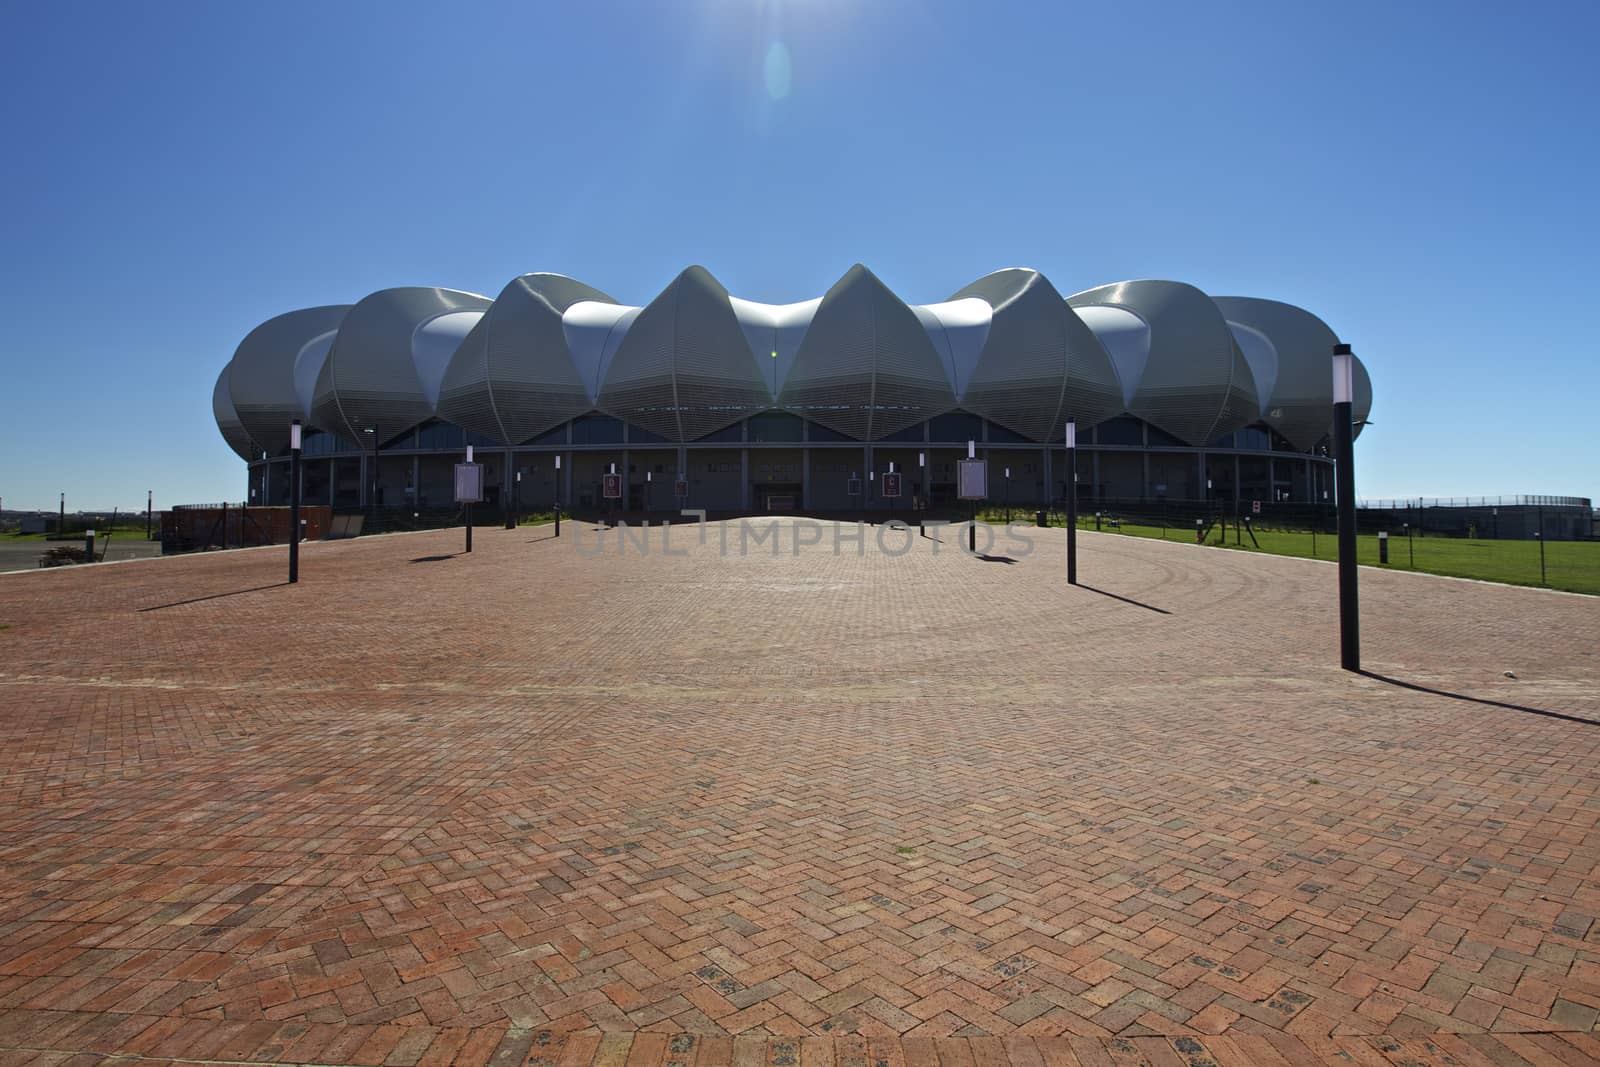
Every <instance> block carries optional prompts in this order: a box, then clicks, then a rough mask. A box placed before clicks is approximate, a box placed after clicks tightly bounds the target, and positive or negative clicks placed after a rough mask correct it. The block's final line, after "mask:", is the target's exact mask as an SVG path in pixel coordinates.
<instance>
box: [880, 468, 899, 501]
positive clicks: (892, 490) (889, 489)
mask: <svg viewBox="0 0 1600 1067" xmlns="http://www.w3.org/2000/svg"><path fill="white" fill-rule="evenodd" d="M883 495H884V496H885V497H888V498H890V499H893V498H894V497H897V496H899V495H900V475H899V474H898V473H895V474H885V475H884V476H883Z"/></svg>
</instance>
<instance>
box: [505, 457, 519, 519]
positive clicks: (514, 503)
mask: <svg viewBox="0 0 1600 1067" xmlns="http://www.w3.org/2000/svg"><path fill="white" fill-rule="evenodd" d="M513 482H514V487H513V489H512V497H511V500H510V502H509V503H508V504H506V529H508V530H515V529H516V528H517V512H518V511H521V510H522V472H521V471H517V472H516V476H515V478H513Z"/></svg>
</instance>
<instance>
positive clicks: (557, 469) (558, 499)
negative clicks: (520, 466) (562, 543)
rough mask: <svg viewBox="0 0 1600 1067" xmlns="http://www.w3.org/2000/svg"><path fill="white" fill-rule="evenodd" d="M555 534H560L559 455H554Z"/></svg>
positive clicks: (558, 535)
mask: <svg viewBox="0 0 1600 1067" xmlns="http://www.w3.org/2000/svg"><path fill="white" fill-rule="evenodd" d="M556 536H557V537H560V536H561V456H560V455H559V454H558V455H557V456H556Z"/></svg>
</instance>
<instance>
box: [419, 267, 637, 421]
mask: <svg viewBox="0 0 1600 1067" xmlns="http://www.w3.org/2000/svg"><path fill="white" fill-rule="evenodd" d="M582 301H592V302H594V303H596V304H611V305H615V304H616V301H615V300H613V299H611V297H609V296H607V295H606V294H605V293H602V292H601V291H600V290H598V289H595V288H592V287H591V286H588V285H585V284H583V283H582V282H580V281H575V280H573V279H571V278H566V277H563V276H561V275H559V274H524V275H523V276H522V277H520V278H515V279H513V280H512V282H511V284H509V285H507V286H506V287H505V288H504V289H503V290H501V292H500V295H499V297H497V298H496V299H495V302H494V305H493V306H492V307H490V308H489V310H488V311H487V312H485V313H484V315H483V317H482V318H481V319H479V320H478V322H477V324H476V325H475V326H473V327H472V330H471V332H469V333H468V334H467V336H466V337H465V338H464V339H463V340H462V342H461V344H460V345H459V346H458V347H457V348H456V350H455V354H454V355H453V356H452V357H451V359H450V365H449V367H448V368H447V369H446V370H445V374H444V381H443V383H442V385H441V387H440V391H439V417H440V418H442V419H447V420H449V421H450V422H453V423H455V424H456V425H458V426H465V427H467V428H468V429H470V430H476V431H477V432H479V433H482V434H487V435H488V436H490V437H493V438H495V439H496V440H499V441H503V442H505V443H506V444H519V443H520V442H523V441H526V440H528V439H529V438H530V437H536V436H538V435H539V434H541V433H544V432H545V431H546V430H549V429H551V428H552V427H555V426H559V425H561V423H563V422H566V421H567V420H568V419H573V418H576V417H578V416H579V415H582V414H584V413H585V412H587V411H588V410H590V408H592V407H593V406H594V404H593V400H592V398H591V396H590V392H589V389H588V388H587V387H586V386H585V385H584V382H583V379H582V377H581V376H580V374H579V373H578V367H577V364H576V363H575V362H574V360H573V356H572V351H571V350H570V349H569V348H568V347H567V334H566V330H565V329H564V328H563V323H562V316H563V315H565V314H566V311H567V309H568V308H570V307H571V306H572V305H574V304H577V303H580V302H582Z"/></svg>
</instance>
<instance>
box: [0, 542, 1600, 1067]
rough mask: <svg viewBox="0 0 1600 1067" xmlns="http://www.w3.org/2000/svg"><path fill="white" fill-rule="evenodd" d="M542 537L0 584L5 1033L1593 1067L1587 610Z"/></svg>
mask: <svg viewBox="0 0 1600 1067" xmlns="http://www.w3.org/2000/svg"><path fill="white" fill-rule="evenodd" d="M568 529H569V530H575V529H577V528H575V527H573V526H570V525H569V526H568ZM583 529H584V531H585V533H586V534H587V543H588V544H590V545H591V546H592V544H593V536H594V535H593V533H592V530H590V529H589V528H587V527H585V528H583ZM547 536H548V531H539V532H537V533H531V534H530V533H529V532H528V531H526V530H522V531H515V532H507V531H499V530H483V531H479V533H478V536H477V538H476V541H477V545H476V547H477V551H475V552H474V553H473V554H472V555H471V556H452V555H450V554H451V553H453V552H454V550H455V549H456V548H457V547H458V546H459V542H460V538H461V535H460V532H459V531H452V532H445V533H438V534H424V535H410V536H397V537H390V538H372V539H367V540H365V541H359V542H346V543H340V544H327V545H315V546H309V547H308V549H307V551H306V553H305V555H304V562H303V567H302V573H303V576H304V580H303V582H302V584H300V585H299V586H296V587H289V586H284V585H279V584H276V583H278V582H279V581H280V579H281V574H282V570H283V553H282V551H281V550H266V551H254V552H235V553H226V554H220V553H219V554H212V555H209V556H205V557H198V558H189V559H180V560H162V561H152V562H147V563H132V564H126V565H119V566H114V567H102V568H98V569H94V570H89V569H81V570H73V571H64V572H52V573H48V574H24V575H13V576H5V577H0V625H4V627H5V628H4V629H0V707H3V708H4V713H3V715H0V741H3V743H4V747H3V749H0V751H3V753H4V755H3V756H0V1064H13V1063H16V1064H21V1063H40V1064H48V1063H73V1064H76V1063H97V1062H102V1060H107V1061H110V1062H117V1063H123V1064H128V1063H169V1062H189V1061H192V1062H251V1063H256V1062H303V1063H363V1064H375V1065H376V1064H397V1065H398V1064H448V1063H517V1064H521V1063H528V1064H536V1065H538V1067H588V1065H590V1064H597V1065H606V1067H1007V1065H1014V1067H1067V1065H1073V1064H1148V1065H1151V1067H1156V1065H1188V1067H1200V1065H1202V1064H1206V1063H1211V1064H1218V1065H1226V1064H1235V1063H1289V1064H1299V1063H1314V1062H1324V1061H1326V1062H1337V1063H1357V1064H1359V1063H1372V1064H1401V1063H1424V1064H1431V1063H1441V1064H1443V1063H1458V1064H1503V1063H1509V1064H1517V1063H1555V1064H1565V1063H1588V1062H1597V1061H1600V1039H1597V1038H1596V1036H1595V1033H1594V1031H1595V1025H1596V1019H1597V1016H1600V928H1597V924H1596V923H1595V922H1594V917H1595V916H1596V915H1600V910H1597V909H1600V882H1597V878H1600V849H1597V844H1600V835H1597V831H1596V820H1597V819H1600V796H1597V792H1600V788H1597V778H1596V774H1595V771H1594V767H1595V758H1596V755H1597V752H1596V749H1597V747H1600V729H1597V728H1596V727H1593V726H1588V725H1584V724H1581V723H1576V722H1571V721H1565V720H1562V719H1557V718H1550V717H1543V716H1538V715H1535V714H1531V713H1529V712H1528V711H1526V710H1518V709H1541V710H1546V711H1551V712H1556V713H1559V714H1563V715H1567V716H1575V717H1583V718H1593V719H1596V720H1600V641H1597V640H1596V638H1597V635H1600V601H1596V600H1594V599H1586V598H1581V597H1573V596H1563V595H1559V594H1552V593H1546V592H1542V591H1536V590H1526V589H1513V588H1506V587H1498V586H1492V585H1483V584H1476V583H1467V582H1455V581H1449V580H1443V579H1435V578H1428V577H1425V576H1415V575H1403V574H1390V573H1383V572H1380V571H1375V570H1366V571H1363V590H1362V592H1363V607H1364V623H1365V639H1366V661H1367V666H1368V667H1369V669H1371V670H1372V671H1373V672H1375V674H1378V675H1381V676H1383V677H1385V678H1390V679H1394V680H1397V681H1400V682H1404V683H1407V684H1409V685H1413V686H1420V687H1422V688H1421V689H1415V688H1404V687H1401V686H1397V685H1393V684H1389V683H1388V682H1385V681H1382V680H1379V679H1376V678H1372V677H1361V676H1352V675H1349V674H1346V673H1343V672H1341V671H1338V670H1337V669H1334V668H1333V667H1332V666H1331V664H1333V663H1334V662H1336V660H1337V650H1336V648H1335V646H1334V639H1335V632H1334V626H1333V621H1334V620H1333V602H1332V594H1333V571H1332V569H1331V568H1330V567H1328V566H1327V565H1325V564H1317V563H1314V562H1306V561H1298V560H1287V559H1272V558H1262V557H1256V556H1246V555H1242V554H1237V553H1230V552H1226V551H1221V550H1214V549H1199V548H1192V547H1188V546H1179V545H1169V544H1160V543H1150V542H1143V541H1138V540H1134V539H1127V538H1114V537H1111V536H1106V537H1097V536H1093V535H1086V536H1085V537H1084V538H1083V540H1082V544H1081V548H1082V554H1081V566H1082V574H1083V577H1084V579H1085V580H1086V581H1088V582H1090V583H1091V584H1092V585H1093V586H1094V587H1095V588H1096V589H1099V590H1103V591H1105V592H1107V593H1113V594H1115V595H1116V597H1122V598H1126V599H1115V598H1114V597H1110V596H1104V595H1100V593H1098V592H1095V591H1093V590H1088V589H1078V590H1073V589H1069V588H1067V587H1066V586H1065V585H1064V583H1063V582H1062V581H1061V574H1060V572H1061V570H1062V567H1061V565H1060V564H1061V560H1060V556H1061V545H1060V539H1061V536H1062V535H1061V533H1060V532H1059V531H1052V532H1034V533H1033V534H1032V536H1034V537H1035V538H1036V544H1037V546H1038V548H1039V551H1038V552H1037V553H1036V554H1034V555H1031V556H1026V557H1021V558H1018V559H1017V561H1016V562H1015V563H1014V564H1010V565H1007V564H1005V563H1001V562H984V561H979V560H974V559H970V558H967V557H965V556H963V555H960V554H958V553H955V552H953V551H951V549H950V547H949V546H948V545H946V547H945V548H944V550H943V551H942V552H941V553H940V554H939V555H937V556H934V555H933V554H932V552H931V549H932V547H933V546H932V544H931V542H927V541H922V542H920V543H918V544H917V545H915V546H914V550H913V551H912V552H911V553H909V554H907V555H905V556H902V557H899V558H894V557H891V556H889V555H887V554H885V553H882V552H880V551H878V549H877V548H876V546H875V545H874V544H873V540H872V537H871V534H869V535H868V542H867V545H866V549H865V551H864V553H863V554H861V555H857V554H856V553H855V551H854V547H853V546H852V545H849V544H846V545H845V553H844V554H843V555H842V556H839V557H835V556H834V555H832V553H831V551H830V549H831V537H830V538H825V539H824V541H823V544H822V545H820V546H817V547H810V548H806V549H805V550H804V551H803V552H802V554H800V555H799V556H798V557H797V556H795V555H793V554H792V552H791V545H792V539H786V540H785V541H784V543H783V544H782V546H781V554H780V555H779V556H778V557H777V558H774V557H773V556H772V555H770V554H769V553H770V548H769V546H766V545H763V546H759V547H758V548H755V549H753V550H752V552H751V554H749V555H747V556H740V555H739V554H738V535H737V532H735V533H733V534H732V535H731V537H730V539H729V550H730V555H729V556H727V557H722V556H721V555H719V553H718V543H719V537H718V532H717V530H716V528H713V529H712V531H711V536H710V538H709V539H708V543H707V544H706V545H704V546H702V545H699V544H698V542H697V538H696V536H695V534H694V532H693V531H688V532H684V531H681V530H680V536H678V537H675V538H674V540H673V547H674V549H675V550H680V549H686V550H688V551H689V555H688V556H687V557H684V558H676V557H664V556H663V555H662V554H661V553H660V543H659V535H658V536H657V539H656V541H655V542H654V543H653V544H652V549H653V551H652V554H651V555H650V556H648V557H645V558H640V557H638V556H637V555H636V554H635V555H629V556H625V557H624V556H619V555H618V554H617V552H616V551H615V547H614V545H613V547H612V550H611V551H609V552H608V553H607V554H606V555H604V556H601V557H596V558H587V557H584V556H581V555H579V554H578V553H577V552H576V551H574V549H573V547H572V546H571V545H570V544H566V543H556V542H553V541H548V540H544V538H546V537H547ZM785 536H786V537H787V535H785ZM569 538H570V535H569ZM947 540H949V538H948V537H947ZM890 545H891V547H893V545H894V543H893V542H890ZM1006 549H1007V545H1006V542H1005V541H1003V540H1002V541H1001V543H1000V546H999V547H998V548H997V550H996V551H997V552H1000V551H1006ZM1011 549H1012V551H1013V554H1014V555H1016V552H1015V545H1012V546H1011ZM430 557H446V558H430ZM413 561H415V562H413ZM1141 605H1148V606H1149V607H1154V608H1159V609H1161V611H1162V612H1166V614H1162V613H1160V612H1156V611H1151V610H1147V607H1146V606H1141ZM147 609H153V610H147ZM1507 670H1510V671H1512V672H1514V674H1515V675H1516V677H1515V678H1507V677H1505V675H1504V674H1503V672H1504V671H1507ZM1426 690H1436V691H1438V692H1430V691H1426ZM1446 694H1456V695H1455V696H1451V695H1446ZM113 1054H117V1055H116V1058H115V1059H114V1060H110V1057H112V1056H113ZM140 1057H143V1058H142V1059H141V1058H140Z"/></svg>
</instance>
